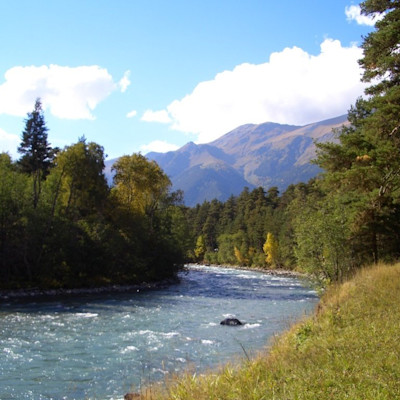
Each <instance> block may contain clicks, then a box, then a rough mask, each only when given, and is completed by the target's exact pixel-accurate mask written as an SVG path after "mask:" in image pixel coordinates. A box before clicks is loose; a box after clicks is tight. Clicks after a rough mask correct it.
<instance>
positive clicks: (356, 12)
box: [344, 5, 382, 26]
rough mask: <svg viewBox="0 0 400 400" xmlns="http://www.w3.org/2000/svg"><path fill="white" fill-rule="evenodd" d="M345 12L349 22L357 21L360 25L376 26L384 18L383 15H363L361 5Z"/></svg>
mask: <svg viewBox="0 0 400 400" xmlns="http://www.w3.org/2000/svg"><path fill="white" fill-rule="evenodd" d="M344 12H345V14H346V17H347V20H348V21H356V22H357V24H358V25H367V26H374V25H375V23H376V22H377V21H379V20H380V19H381V18H382V15H381V14H376V15H375V16H369V15H362V14H361V8H360V6H359V5H353V6H349V7H346V8H345V11H344Z"/></svg>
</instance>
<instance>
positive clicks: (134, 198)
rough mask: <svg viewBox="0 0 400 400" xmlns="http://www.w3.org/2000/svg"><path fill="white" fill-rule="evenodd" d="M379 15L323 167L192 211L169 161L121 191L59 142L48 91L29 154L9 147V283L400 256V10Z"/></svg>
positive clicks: (136, 167)
mask: <svg viewBox="0 0 400 400" xmlns="http://www.w3.org/2000/svg"><path fill="white" fill-rule="evenodd" d="M364 12H365V13H367V14H374V13H381V15H382V16H383V17H382V18H381V19H380V20H378V21H377V22H376V30H375V31H373V32H372V33H370V34H369V35H368V36H367V37H365V38H364V41H363V44H362V49H363V51H364V53H363V58H362V59H361V60H360V61H359V62H360V65H361V66H362V68H363V70H364V73H363V76H362V80H363V81H364V82H367V83H369V86H368V88H367V89H366V91H365V96H364V97H363V98H359V99H358V100H357V102H356V104H354V105H353V106H352V107H351V108H350V110H349V112H348V121H349V122H350V124H349V125H346V126H343V127H342V128H341V129H340V130H338V131H337V132H335V135H336V138H337V141H335V142H334V143H317V144H316V146H317V154H316V158H315V160H314V162H315V163H316V164H317V165H318V166H320V167H321V168H322V169H323V171H324V172H323V173H322V174H321V175H320V176H318V177H316V178H315V179H313V180H311V181H310V182H307V183H300V184H296V185H291V186H289V187H288V188H287V189H286V190H285V192H283V193H279V192H278V190H277V189H276V188H275V187H271V188H268V189H267V190H264V189H263V188H257V189H254V190H252V191H249V189H248V188H244V190H243V192H242V193H241V194H240V195H239V196H236V197H234V196H231V198H229V199H228V200H227V201H226V202H224V203H222V202H219V201H217V200H213V201H211V202H204V203H203V204H198V205H197V206H196V207H193V208H188V207H185V206H184V205H183V201H182V199H183V193H181V192H171V182H170V180H169V178H168V176H166V175H165V173H164V172H163V171H162V170H161V169H160V167H159V166H158V165H157V164H156V163H155V162H152V161H149V160H147V159H146V158H145V157H144V156H143V155H141V154H132V155H130V156H128V155H126V156H123V157H121V158H120V159H119V160H118V161H117V163H116V164H115V165H114V167H113V168H114V170H115V177H114V182H113V185H112V187H109V186H108V185H107V183H106V180H105V176H104V172H103V170H104V159H105V154H104V149H103V148H102V146H101V145H99V144H97V143H92V142H90V143H87V141H86V139H85V138H84V137H83V138H80V139H79V140H78V142H77V143H75V144H72V145H70V146H67V147H65V148H64V149H62V150H60V149H57V148H52V147H51V145H50V144H49V142H48V128H47V126H46V122H45V119H44V113H43V110H42V105H41V101H40V99H37V101H36V103H35V105H34V110H33V111H32V112H31V113H29V114H28V116H27V118H26V120H25V129H24V131H23V132H22V137H21V144H20V147H19V149H18V151H19V153H20V154H21V157H20V158H19V159H18V160H17V161H13V160H12V159H11V158H10V156H9V155H8V154H6V153H3V154H1V155H0V174H1V180H0V204H1V209H0V254H1V264H0V286H2V287H5V288H11V287H12V288H14V287H32V286H35V287H36V286H38V287H80V286H96V285H100V284H101V285H103V284H111V283H112V284H114V283H132V282H135V283H136V282H143V281H154V280H161V279H165V278H168V277H172V276H175V275H176V273H177V271H179V269H180V268H181V266H182V265H183V263H184V262H207V263H215V264H231V265H242V266H248V267H258V268H266V269H271V268H285V269H296V270H300V271H303V272H306V273H308V274H312V275H314V276H315V277H316V278H318V279H319V280H320V281H321V282H323V283H327V282H332V281H341V280H342V279H344V278H345V277H347V276H348V275H351V274H352V273H353V272H354V271H355V270H357V269H359V268H360V267H362V266H363V265H366V264H370V263H378V262H380V261H384V262H394V261H396V260H398V259H399V258H400V157H399V151H400V88H399V87H400V86H399V84H400V73H399V72H400V51H399V48H400V18H399V13H400V11H399V5H398V3H397V2H393V1H383V0H382V1H368V2H365V4H364Z"/></svg>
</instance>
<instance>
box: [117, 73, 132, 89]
mask: <svg viewBox="0 0 400 400" xmlns="http://www.w3.org/2000/svg"><path fill="white" fill-rule="evenodd" d="M130 74H131V71H126V72H125V73H124V76H123V77H122V78H121V80H120V81H119V82H118V85H119V87H120V88H121V92H122V93H124V92H126V89H128V86H129V85H130V84H131V80H130V79H129V76H130Z"/></svg>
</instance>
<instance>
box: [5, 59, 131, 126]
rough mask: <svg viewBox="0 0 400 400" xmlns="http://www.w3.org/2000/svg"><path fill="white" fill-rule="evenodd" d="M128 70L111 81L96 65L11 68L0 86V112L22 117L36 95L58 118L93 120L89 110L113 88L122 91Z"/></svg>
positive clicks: (106, 73) (125, 83)
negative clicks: (118, 80)
mask: <svg viewBox="0 0 400 400" xmlns="http://www.w3.org/2000/svg"><path fill="white" fill-rule="evenodd" d="M128 76H129V71H127V72H126V73H125V75H124V77H123V78H122V79H121V81H120V82H119V83H115V82H114V80H113V78H112V76H111V75H110V74H109V73H108V71H107V70H106V69H105V68H101V67H99V66H97V65H91V66H80V67H65V66H59V65H50V66H46V65H43V66H40V67H37V66H28V67H21V66H17V67H13V68H11V69H9V70H8V71H7V72H6V73H5V75H4V77H5V82H4V83H3V84H1V85H0V114H9V115H15V116H24V115H25V114H26V113H27V112H29V111H31V110H32V108H33V105H34V102H35V99H36V98H37V97H40V98H41V100H42V104H43V108H44V109H50V112H51V113H52V114H53V115H54V116H56V117H59V118H66V119H94V116H93V114H92V111H93V110H94V109H95V108H96V107H97V105H98V104H99V103H100V102H101V101H102V100H104V99H105V98H106V97H108V96H109V95H110V94H111V93H112V92H113V91H115V90H117V89H118V88H120V90H121V91H124V90H126V88H127V87H128V85H129V83H130V82H129V79H128Z"/></svg>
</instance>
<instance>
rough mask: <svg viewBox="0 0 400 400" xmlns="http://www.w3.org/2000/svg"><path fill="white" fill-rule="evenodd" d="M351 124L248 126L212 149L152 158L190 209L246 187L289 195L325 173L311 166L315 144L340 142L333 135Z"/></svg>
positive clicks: (203, 147) (151, 155) (340, 120)
mask: <svg viewBox="0 0 400 400" xmlns="http://www.w3.org/2000/svg"><path fill="white" fill-rule="evenodd" d="M346 123H347V116H346V115H343V116H340V117H337V118H332V119H328V120H325V121H321V122H316V123H312V124H308V125H305V126H295V125H282V124H276V123H272V122H267V123H263V124H259V125H253V124H247V125H242V126H239V127H238V128H236V129H234V130H233V131H231V132H228V133H227V134H225V135H224V136H222V137H220V138H219V139H217V140H215V141H213V142H211V143H208V144H197V145H196V144H195V143H193V142H190V143H187V144H186V145H185V146H183V147H181V148H180V149H178V150H176V151H170V152H168V153H155V152H151V153H148V154H146V157H147V158H149V159H151V160H154V161H156V162H157V163H158V164H159V165H160V167H161V168H162V169H163V170H164V171H165V173H166V174H167V175H168V176H169V177H170V179H171V181H172V183H173V190H177V189H182V190H183V191H184V194H185V204H186V205H188V206H194V205H196V204H197V203H202V202H203V201H204V200H212V199H214V198H216V199H218V200H221V201H225V200H226V199H228V197H229V196H230V195H231V194H233V195H238V194H240V193H241V191H242V190H243V188H244V187H245V186H247V187H249V188H250V189H252V188H254V187H258V186H262V187H263V188H265V189H268V188H269V187H271V186H277V187H278V189H279V190H280V191H283V190H285V189H286V188H287V186H289V185H290V184H292V183H298V182H307V181H308V180H309V179H311V178H313V177H314V176H316V175H317V174H318V173H319V172H320V169H319V167H317V166H316V165H313V164H310V160H311V159H313V158H314V157H315V144H314V141H318V142H325V141H332V140H334V135H333V133H332V129H334V128H340V127H341V126H342V125H343V124H346Z"/></svg>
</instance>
